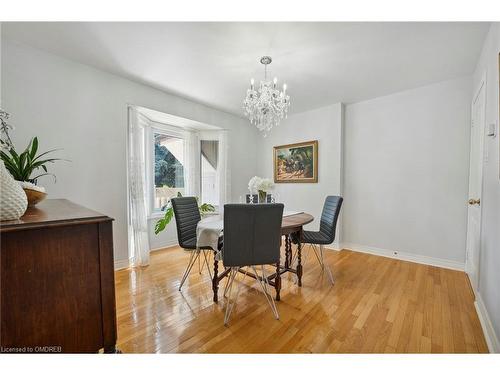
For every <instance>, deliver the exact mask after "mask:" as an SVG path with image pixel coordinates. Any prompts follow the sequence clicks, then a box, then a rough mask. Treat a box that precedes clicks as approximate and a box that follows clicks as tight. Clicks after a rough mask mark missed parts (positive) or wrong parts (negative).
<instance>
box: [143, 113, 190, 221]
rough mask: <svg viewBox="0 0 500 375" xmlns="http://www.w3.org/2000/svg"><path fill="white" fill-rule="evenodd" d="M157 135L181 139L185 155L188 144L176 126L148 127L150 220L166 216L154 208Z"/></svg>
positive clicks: (156, 125)
mask: <svg viewBox="0 0 500 375" xmlns="http://www.w3.org/2000/svg"><path fill="white" fill-rule="evenodd" d="M155 134H162V135H166V136H168V137H172V138H179V139H182V140H183V141H184V155H186V142H187V139H186V138H187V137H186V133H185V131H184V130H183V129H179V128H177V127H175V126H170V125H167V124H160V123H156V122H151V126H150V127H148V134H147V136H146V153H147V162H146V171H147V175H146V185H147V186H146V190H147V191H146V196H147V203H148V219H159V218H161V217H163V216H164V215H165V212H164V211H156V210H155V207H154V198H155V182H154V181H155V168H154V167H155V166H154V163H155V148H154V142H155V137H154V136H155ZM184 186H186V171H184Z"/></svg>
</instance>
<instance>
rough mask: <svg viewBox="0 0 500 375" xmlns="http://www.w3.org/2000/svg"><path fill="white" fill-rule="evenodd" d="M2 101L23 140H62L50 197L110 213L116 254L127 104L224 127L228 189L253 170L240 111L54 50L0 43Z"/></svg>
mask: <svg viewBox="0 0 500 375" xmlns="http://www.w3.org/2000/svg"><path fill="white" fill-rule="evenodd" d="M2 47H3V50H2V78H3V79H2V87H1V91H2V105H3V107H4V108H5V109H6V110H7V111H9V112H10V113H11V114H12V123H13V124H14V125H15V126H16V129H15V131H14V132H13V137H12V138H13V141H14V143H15V144H16V145H17V147H24V146H25V145H26V144H27V142H28V141H29V139H30V138H31V137H33V136H35V135H37V136H39V138H40V147H41V149H42V150H47V149H51V148H60V147H62V148H64V150H63V151H61V152H58V153H57V155H58V156H60V157H64V158H67V159H69V160H71V162H69V163H65V162H59V163H56V164H54V165H51V166H50V171H51V172H54V173H55V174H56V175H57V183H55V184H54V183H53V181H52V180H51V179H50V178H43V179H41V180H40V184H41V185H43V186H45V187H46V188H47V190H48V193H49V198H67V199H71V200H73V201H75V202H77V203H79V204H82V205H84V206H87V207H89V208H93V209H95V210H98V211H100V212H103V213H105V214H107V215H109V216H111V217H113V218H115V223H114V226H113V229H114V247H115V261H124V260H126V259H127V252H128V251H127V185H126V182H127V177H126V166H127V160H126V144H127V105H128V104H135V105H138V106H143V107H147V108H152V109H156V110H158V111H162V112H166V113H169V114H173V115H176V116H180V117H185V118H189V119H192V120H196V121H200V122H203V123H208V124H213V125H216V126H219V127H221V128H224V129H228V130H229V135H228V136H229V145H230V151H229V152H230V154H229V155H230V168H231V171H232V176H231V179H232V185H231V186H232V195H233V196H236V197H237V196H239V195H241V194H244V193H245V191H246V185H247V181H248V180H249V179H250V178H251V177H252V176H253V175H255V173H256V160H255V158H254V157H253V153H252V154H251V156H249V155H248V153H246V152H241V151H242V150H249V149H250V150H251V148H252V145H253V144H255V143H256V139H257V132H256V130H254V128H253V127H252V126H250V125H249V124H248V122H247V121H246V120H244V119H241V118H239V117H236V116H234V115H230V114H227V113H224V112H221V111H217V110H214V109H211V108H209V107H206V106H203V105H201V104H197V103H194V102H191V101H189V100H186V99H183V98H180V97H176V96H173V95H168V94H166V93H164V92H161V91H159V90H155V89H153V88H150V87H148V86H145V85H141V84H138V83H135V82H131V81H129V80H126V79H123V78H120V77H118V76H115V75H112V74H108V73H105V72H103V71H100V70H97V69H94V68H92V67H89V66H86V65H82V64H79V63H76V62H73V61H70V60H67V59H64V58H61V57H58V56H56V55H53V54H50V53H46V52H44V51H40V50H37V49H33V48H31V47H28V46H25V45H20V44H17V43H16V42H13V41H10V40H7V39H6V38H5V37H4V39H3V43H2Z"/></svg>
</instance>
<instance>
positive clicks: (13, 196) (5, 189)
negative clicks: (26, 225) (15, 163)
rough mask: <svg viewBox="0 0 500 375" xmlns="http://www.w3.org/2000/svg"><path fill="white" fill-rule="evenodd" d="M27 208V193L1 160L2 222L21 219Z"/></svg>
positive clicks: (0, 198)
mask: <svg viewBox="0 0 500 375" xmlns="http://www.w3.org/2000/svg"><path fill="white" fill-rule="evenodd" d="M27 207H28V199H27V198H26V193H25V192H24V190H23V188H22V187H21V185H19V183H18V182H17V181H16V180H14V178H13V177H12V176H11V174H10V173H9V171H8V170H7V169H6V168H5V165H4V164H3V161H1V160H0V221H3V220H15V219H19V218H20V217H21V216H23V215H24V213H25V212H26V209H27Z"/></svg>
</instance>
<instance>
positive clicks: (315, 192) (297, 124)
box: [257, 103, 343, 247]
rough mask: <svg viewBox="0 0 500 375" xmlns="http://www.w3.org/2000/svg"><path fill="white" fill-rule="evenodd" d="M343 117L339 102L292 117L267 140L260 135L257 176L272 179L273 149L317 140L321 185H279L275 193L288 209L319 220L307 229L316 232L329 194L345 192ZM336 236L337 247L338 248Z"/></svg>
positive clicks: (270, 134)
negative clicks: (308, 214)
mask: <svg viewBox="0 0 500 375" xmlns="http://www.w3.org/2000/svg"><path fill="white" fill-rule="evenodd" d="M342 115H343V105H342V104H340V103H337V104H333V105H330V106H327V107H322V108H319V109H315V110H311V111H307V112H302V113H298V114H294V115H292V116H289V117H288V119H286V120H284V121H282V123H281V124H280V125H279V126H278V127H276V128H274V129H272V130H271V131H270V132H269V134H268V135H267V137H265V138H264V137H263V136H262V135H261V136H260V137H261V138H260V139H259V144H258V147H257V151H258V154H257V159H258V175H259V176H261V177H268V178H271V179H272V178H273V147H274V146H279V145H284V144H289V143H296V142H304V141H313V140H318V159H319V160H318V169H319V170H318V183H298V184H297V183H280V184H276V192H277V193H279V196H280V200H281V201H282V202H283V203H284V204H285V209H286V210H293V211H295V210H297V211H305V212H308V213H310V214H312V215H313V216H314V217H315V218H316V220H315V221H314V222H313V223H311V224H310V225H308V227H307V229H309V230H317V229H318V227H319V217H320V216H321V210H322V208H323V203H324V201H325V197H326V196H327V195H341V192H342V173H341V170H342V167H341V165H342V145H343V142H342V137H343V136H342V128H343V126H342ZM338 241H339V237H338V236H337V237H336V240H335V244H334V246H335V247H338Z"/></svg>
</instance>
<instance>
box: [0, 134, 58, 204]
mask: <svg viewBox="0 0 500 375" xmlns="http://www.w3.org/2000/svg"><path fill="white" fill-rule="evenodd" d="M4 125H5V126H4ZM8 130H9V126H8V125H6V124H2V133H3V135H4V139H1V140H0V142H1V145H2V150H1V151H0V159H1V160H2V161H3V163H4V165H5V168H6V169H7V170H8V171H9V173H10V174H11V175H12V177H13V178H14V179H15V180H16V181H18V182H19V183H20V185H21V187H22V188H23V190H24V192H25V193H26V196H27V197H28V206H34V205H35V204H37V203H38V202H40V201H42V200H43V199H45V197H46V196H47V194H46V192H45V188H43V187H41V186H38V185H37V180H38V178H40V177H42V176H47V175H50V176H53V177H54V181H55V180H56V177H55V175H54V174H52V173H48V170H47V164H49V163H54V162H55V161H58V160H63V159H57V158H46V155H48V154H50V153H52V152H54V151H57V150H49V151H45V152H42V153H38V138H37V137H34V138H33V139H31V141H30V142H29V144H28V146H27V147H26V149H25V150H24V151H23V152H21V153H18V152H17V151H16V150H15V148H14V145H13V144H12V141H11V139H10V137H9V133H8ZM40 169H41V170H40ZM37 173H38V174H37Z"/></svg>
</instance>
